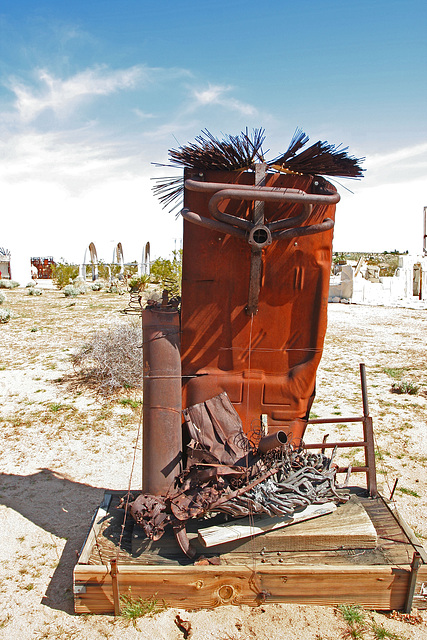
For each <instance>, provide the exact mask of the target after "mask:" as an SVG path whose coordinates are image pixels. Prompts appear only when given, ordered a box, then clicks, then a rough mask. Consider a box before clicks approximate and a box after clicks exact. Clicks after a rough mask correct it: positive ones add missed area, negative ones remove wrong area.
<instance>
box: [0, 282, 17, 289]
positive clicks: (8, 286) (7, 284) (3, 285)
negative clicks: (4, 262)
mask: <svg viewBox="0 0 427 640" xmlns="http://www.w3.org/2000/svg"><path fill="white" fill-rule="evenodd" d="M16 287H19V282H16V280H0V289H15V288H16Z"/></svg>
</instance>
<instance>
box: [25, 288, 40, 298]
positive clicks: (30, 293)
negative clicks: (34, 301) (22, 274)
mask: <svg viewBox="0 0 427 640" xmlns="http://www.w3.org/2000/svg"><path fill="white" fill-rule="evenodd" d="M27 295H28V296H41V295H42V290H41V289H36V287H30V288H29V289H28V291H27Z"/></svg>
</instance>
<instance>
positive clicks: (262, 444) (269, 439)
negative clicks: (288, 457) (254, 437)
mask: <svg viewBox="0 0 427 640" xmlns="http://www.w3.org/2000/svg"><path fill="white" fill-rule="evenodd" d="M287 441H288V436H287V435H286V433H285V432H284V431H276V433H270V434H269V435H268V436H264V437H263V438H261V440H260V441H259V445H258V451H259V453H267V451H270V450H271V449H277V447H283V446H284V445H285V444H286V443H287Z"/></svg>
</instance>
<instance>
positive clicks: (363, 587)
mask: <svg viewBox="0 0 427 640" xmlns="http://www.w3.org/2000/svg"><path fill="white" fill-rule="evenodd" d="M409 577H410V566H409V565H406V566H404V567H400V568H395V567H387V566H374V567H372V566H366V565H361V566H360V567H354V566H349V565H344V566H340V567H333V566H317V567H299V566H295V565H292V566H287V567H276V566H263V567H262V568H257V569H256V571H253V570H252V569H251V568H249V567H247V566H237V567H230V566H227V567H215V566H187V567H180V569H179V571H176V570H174V569H173V568H171V567H140V568H139V571H138V573H135V567H134V566H127V565H125V566H122V567H120V585H121V590H122V592H125V591H126V590H128V589H129V588H130V589H131V592H132V596H133V597H140V598H151V597H152V596H153V594H156V597H157V598H158V599H163V600H165V602H166V604H167V605H169V606H174V607H182V608H203V607H215V606H218V605H221V604H248V605H256V604H260V602H269V603H276V602H288V603H290V602H298V603H301V604H317V605H320V604H324V605H326V604H328V605H336V604H340V603H347V602H352V603H354V604H359V605H361V606H365V607H369V608H373V609H401V608H402V607H403V606H404V603H405V597H406V593H407V589H408V583H409ZM74 580H75V584H78V585H80V586H82V585H84V586H85V587H86V593H81V594H80V595H78V596H77V597H76V612H77V613H83V612H93V613H110V612H112V611H114V603H113V597H112V580H111V575H110V573H109V572H108V571H106V570H105V568H104V567H94V566H89V565H77V566H76V567H75V570H74Z"/></svg>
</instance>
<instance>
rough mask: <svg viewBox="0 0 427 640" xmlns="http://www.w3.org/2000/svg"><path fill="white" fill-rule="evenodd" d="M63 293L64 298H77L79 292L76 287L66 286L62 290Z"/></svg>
mask: <svg viewBox="0 0 427 640" xmlns="http://www.w3.org/2000/svg"><path fill="white" fill-rule="evenodd" d="M63 292H64V296H65V297H66V298H77V296H78V295H79V293H80V291H79V290H78V289H77V287H75V286H74V285H73V284H67V285H66V286H65V287H64V288H63Z"/></svg>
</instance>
